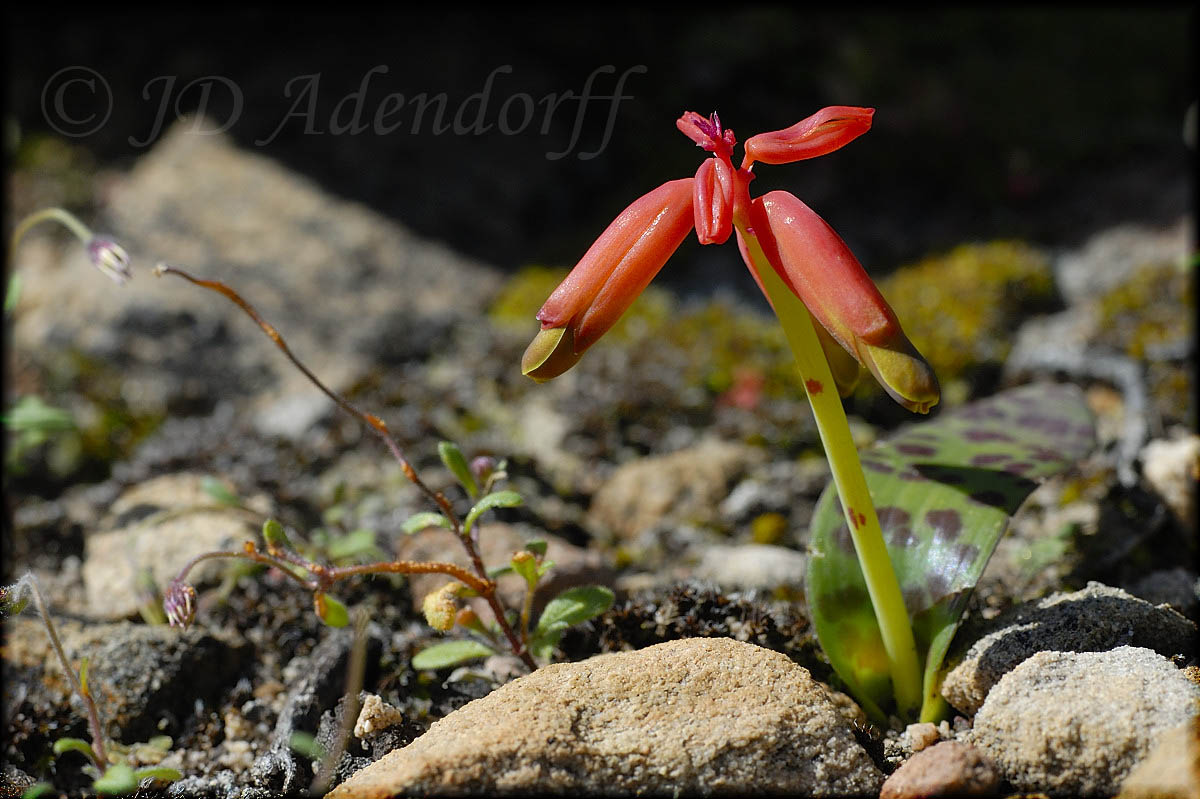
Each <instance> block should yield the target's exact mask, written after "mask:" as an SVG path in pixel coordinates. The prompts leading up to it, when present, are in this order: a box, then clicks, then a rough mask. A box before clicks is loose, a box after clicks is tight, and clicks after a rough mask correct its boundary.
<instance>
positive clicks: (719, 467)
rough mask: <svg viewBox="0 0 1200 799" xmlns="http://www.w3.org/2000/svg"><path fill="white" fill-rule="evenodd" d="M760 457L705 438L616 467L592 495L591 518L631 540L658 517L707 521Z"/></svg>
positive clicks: (740, 447) (743, 447) (744, 448)
mask: <svg viewBox="0 0 1200 799" xmlns="http://www.w3.org/2000/svg"><path fill="white" fill-rule="evenodd" d="M764 457H765V455H764V453H763V452H762V450H760V449H758V448H755V447H751V446H747V445H744V444H734V443H729V442H724V441H716V440H706V441H702V442H700V443H699V444H696V445H695V446H691V447H688V448H686V449H682V450H679V451H678V452H672V453H670V454H669V455H659V456H655V457H648V458H640V459H638V460H636V461H632V462H630V463H627V464H625V465H623V466H621V467H620V468H619V469H617V471H616V472H614V473H613V475H612V477H610V478H609V479H608V481H607V482H605V484H604V485H603V486H601V487H600V490H599V491H597V492H596V495H595V496H594V497H593V498H592V507H591V510H590V511H589V513H590V516H591V518H592V520H593V521H594V522H596V523H597V524H598V525H599V526H601V527H603V528H605V529H607V530H611V531H612V532H613V533H615V534H616V535H617V536H618V537H619V538H622V539H633V538H636V537H637V535H638V534H639V533H640V532H642V531H644V530H646V529H648V528H650V527H651V526H653V525H654V524H655V523H657V522H659V521H661V520H663V519H668V518H669V519H673V520H677V521H681V522H697V521H700V522H703V521H710V520H711V519H712V518H714V517H715V515H716V511H715V509H716V508H717V507H719V506H720V504H721V502H722V501H723V500H724V499H725V498H726V497H727V496H728V494H729V491H730V488H731V487H732V485H733V483H734V481H735V480H737V479H738V478H739V477H740V476H741V475H742V474H744V473H745V472H746V471H747V470H748V469H749V468H750V467H751V466H752V465H753V464H755V463H758V462H760V461H762V459H763V458H764Z"/></svg>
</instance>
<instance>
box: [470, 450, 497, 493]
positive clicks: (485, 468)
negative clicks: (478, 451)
mask: <svg viewBox="0 0 1200 799" xmlns="http://www.w3.org/2000/svg"><path fill="white" fill-rule="evenodd" d="M495 471H496V459H495V458H493V457H492V456H490V455H479V456H477V457H475V458H472V459H471V474H473V475H475V481H476V482H477V483H479V485H481V486H482V485H487V481H488V478H490V477H491V476H492V474H493V473H494V472H495Z"/></svg>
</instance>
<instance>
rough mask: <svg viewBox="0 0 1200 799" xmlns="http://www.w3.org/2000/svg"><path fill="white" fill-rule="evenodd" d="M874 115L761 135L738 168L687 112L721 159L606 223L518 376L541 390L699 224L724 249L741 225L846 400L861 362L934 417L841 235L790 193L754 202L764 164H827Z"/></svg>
mask: <svg viewBox="0 0 1200 799" xmlns="http://www.w3.org/2000/svg"><path fill="white" fill-rule="evenodd" d="M874 113H875V111H874V109H871V108H855V107H850V106H830V107H828V108H823V109H821V110H820V111H818V112H817V113H815V114H813V115H812V116H810V117H808V118H807V119H805V120H803V121H801V122H798V123H796V124H795V125H792V126H791V127H790V128H785V129H784V130H778V131H772V132H770V133H760V134H759V135H757V136H752V137H751V138H750V139H748V140H747V141H746V156H745V159H744V161H743V164H742V168H741V169H738V170H736V171H735V170H734V168H733V164H732V162H731V161H730V157H731V155H732V153H733V148H734V146H735V145H736V144H737V139H736V137H735V136H734V134H733V131H732V130H726V129H724V128H723V127H722V126H721V120H720V118H719V117H718V116H717V115H716V113H713V114H712V115H711V116H709V117H703V116H701V115H700V114H697V113H695V112H694V111H688V112H686V113H684V115H683V116H682V117H680V119H679V120H678V121H677V122H676V123H675V124H676V127H678V128H679V130H680V131H682V132H683V133H684V134H685V135H686V136H687V137H688V138H690V139H691V140H692V141H694V142H696V144H697V145H698V146H699V147H701V148H702V149H704V150H705V151H707V152H710V153H712V157H711V158H707V159H705V161H704V163H702V164H701V165H700V168H699V169H697V171H696V177H695V178H694V179H693V178H685V179H683V180H675V181H671V182H669V183H664V184H663V185H662V186H660V187H659V188H657V189H655V190H654V191H652V192H650V193H649V194H647V195H645V196H644V197H642V198H641V199H639V200H637V201H636V202H634V203H633V205H631V206H629V208H627V209H625V211H624V212H623V213H622V214H621V215H620V216H618V217H617V218H616V220H615V221H613V223H612V224H611V225H609V226H608V229H607V230H605V231H604V233H603V234H602V235H601V236H600V238H599V239H597V240H596V243H595V244H593V245H592V247H591V249H589V250H588V251H587V254H586V255H584V256H583V258H582V260H580V261H579V263H578V264H577V265H576V266H575V268H574V269H573V270H572V271H571V273H570V274H569V275H568V276H567V278H566V279H565V280H564V281H563V282H562V284H561V285H560V286H559V287H558V288H557V289H555V291H554V293H553V294H551V295H550V298H549V299H548V300H547V301H546V304H545V305H543V306H542V309H541V311H539V312H538V315H537V318H538V320H539V321H540V322H541V323H542V329H541V332H539V333H538V335H537V337H536V338H534V340H533V342H532V343H531V344H530V345H529V348H528V349H527V350H526V351H525V356H524V357H523V358H522V359H521V370H522V371H523V372H524V373H525V374H526V375H528V376H529V377H532V378H533V379H534V380H538V381H542V380H549V379H551V378H553V377H557V376H558V375H560V374H562V373H563V372H565V371H566V370H567V369H570V368H571V367H572V366H574V365H575V364H576V363H577V362H578V361H579V358H580V356H582V354H583V352H584V351H585V350H586V349H587V348H588V347H590V346H591V345H592V344H594V343H595V342H596V340H597V339H598V338H600V336H602V335H603V334H604V333H605V332H606V331H607V330H608V329H609V328H610V327H612V325H613V324H614V323H615V322H616V320H617V319H618V318H619V317H620V315H621V314H622V313H624V312H625V310H626V309H627V308H628V307H629V306H630V305H631V304H632V303H633V301H634V300H635V299H636V298H637V296H638V295H639V294H640V293H641V292H642V290H643V289H645V287H646V285H647V284H648V283H649V282H650V280H651V279H652V278H653V277H654V275H655V274H657V273H658V270H659V269H661V268H662V267H663V265H664V264H665V263H666V261H667V259H668V258H670V257H671V254H672V253H674V252H675V250H676V248H678V246H679V245H680V243H682V241H683V239H684V237H686V236H687V234H688V231H689V230H691V229H692V227H693V225H694V226H695V228H696V237H697V238H698V239H699V241H700V243H701V244H721V243H723V242H724V241H726V240H727V239H728V238H729V236H730V233H731V232H732V231H733V229H734V228H735V227H736V228H737V229H738V242H739V246H740V247H741V249H742V255H743V258H744V259H745V261H746V264H747V266H749V267H750V272H751V274H753V275H754V278H755V280H756V281H757V282H758V284H759V288H760V289H761V288H762V287H763V284H762V280H761V278H760V276H759V274H758V273H757V269H756V267H755V265H754V263H753V261H752V260H751V259H750V258H749V257H748V254H747V251H746V248H745V242H744V240H743V235H746V236H752V237H753V238H756V239H758V241H759V242H760V244H761V245H762V248H763V253H764V254H765V255H766V258H767V260H768V261H769V262H770V264H771V266H772V267H773V268H774V269H775V271H776V272H777V273H778V274H779V276H780V277H781V278H782V279H783V282H784V283H785V284H786V285H787V286H788V287H789V288H790V289H791V290H792V292H793V293H795V294H796V296H797V297H799V298H800V299H801V301H803V302H804V304H805V305H806V306H807V307H808V309H809V310H810V312H811V313H812V315H813V317H815V318H816V320H817V321H818V322H820V327H818V338H819V339H820V341H821V345H822V348H823V349H824V351H825V354H826V359H827V360H828V361H829V363H830V368H831V371H832V373H833V376H834V379H835V381H836V382H837V384H838V389H839V392H840V393H842V394H843V396H844V395H845V394H847V393H848V392H849V390H850V389H851V388H852V387H853V385H854V383H855V382H856V381H857V379H858V374H859V368H858V364H859V363H861V364H862V365H863V366H866V367H867V368H868V369H869V370H870V371H871V372H872V374H874V375H875V377H876V378H877V379H878V380H879V382H880V383H881V384H882V385H883V386H884V388H885V389H886V390H887V392H888V393H889V394H890V395H891V396H892V398H893V399H895V400H896V401H897V402H899V403H900V404H901V405H903V406H904V407H906V408H908V409H909V410H912V411H917V412H919V413H927V412H928V411H929V409H930V408H931V407H932V406H934V405H936V404H937V402H938V399H939V389H938V384H937V379H936V378H935V377H934V374H933V370H932V369H930V367H929V364H928V363H926V362H925V360H924V359H923V358H922V357H921V355H920V353H918V352H917V350H916V348H914V347H913V345H912V343H911V342H910V341H909V340H908V337H907V336H905V335H904V331H903V330H902V329H901V328H900V323H899V321H898V320H897V319H896V314H895V313H893V312H892V309H891V307H890V306H888V304H887V302H886V301H885V300H884V299H883V296H882V295H881V294H880V293H879V290H878V289H876V288H875V284H874V283H872V282H871V279H870V277H869V276H868V275H867V273H866V272H865V271H864V270H863V268H862V266H861V265H860V264H859V262H858V260H857V259H856V258H855V257H854V255H853V253H851V252H850V249H849V248H848V247H847V246H846V244H845V242H843V241H842V239H841V237H839V236H838V235H837V233H835V232H834V231H833V229H832V228H831V227H829V225H827V224H826V223H825V221H824V220H823V219H821V218H820V217H819V216H817V214H816V213H814V212H813V211H812V210H811V209H810V208H809V207H808V206H807V205H805V204H804V203H802V202H800V200H798V199H796V198H795V197H793V196H792V195H790V194H788V193H786V192H779V191H776V192H770V193H769V194H767V195H765V196H764V197H762V198H760V199H757V200H755V201H753V202H751V201H750V195H749V185H750V181H751V180H753V178H754V174H753V172H752V171H751V169H752V167H753V164H754V162H755V161H761V162H763V163H767V164H783V163H789V162H791V161H800V160H803V159H806V158H815V157H817V156H819V155H825V154H826V153H829V152H832V151H834V150H837V149H838V148H840V147H842V146H844V145H846V144H848V143H849V142H851V141H853V140H854V139H856V138H858V137H859V136H861V135H862V134H863V133H865V132H866V131H867V130H869V129H870V127H871V117H872V116H873V114H874ZM765 293H766V292H764V294H765ZM768 299H769V298H768ZM838 345H840V346H838ZM850 356H853V359H852V358H851V357H850Z"/></svg>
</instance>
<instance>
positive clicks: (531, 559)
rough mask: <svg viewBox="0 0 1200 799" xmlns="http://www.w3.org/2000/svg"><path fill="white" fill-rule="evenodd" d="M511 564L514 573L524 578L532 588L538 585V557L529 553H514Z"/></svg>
mask: <svg viewBox="0 0 1200 799" xmlns="http://www.w3.org/2000/svg"><path fill="white" fill-rule="evenodd" d="M510 562H511V563H512V567H513V571H515V572H516V573H517V574H519V575H521V576H522V577H524V578H525V582H526V583H528V584H529V587H530V588H532V587H533V586H535V585H537V581H538V562H537V556H536V555H534V554H533V553H532V552H528V551H521V552H514V553H513V556H512V561H510Z"/></svg>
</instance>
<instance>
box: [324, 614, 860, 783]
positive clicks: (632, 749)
mask: <svg viewBox="0 0 1200 799" xmlns="http://www.w3.org/2000/svg"><path fill="white" fill-rule="evenodd" d="M882 781H883V776H882V774H880V773H879V771H878V770H877V769H876V768H875V766H874V764H873V763H872V762H871V759H870V758H869V757H868V756H867V753H866V752H865V751H863V749H862V748H861V747H860V746H859V745H858V743H857V742H856V741H855V739H854V736H853V733H852V731H851V728H850V726H849V724H848V723H847V722H846V721H845V720H844V719H843V718H842V717H841V716H840V715H839V713H838V711H837V710H836V709H835V708H834V707H833V705H832V704H831V703H830V702H829V699H828V698H827V696H826V694H825V691H824V690H823V689H822V688H821V686H820V684H819V683H817V682H816V681H814V680H813V679H812V678H811V677H810V676H809V674H808V671H807V670H806V669H804V668H802V667H800V666H797V665H795V664H794V663H792V661H790V660H789V659H788V658H787V657H785V656H784V655H782V654H779V653H777V652H773V651H771V650H768V649H763V648H761V647H757V646H753V645H751V644H744V643H740V642H737V641H733V640H731V639H723V638H706V639H698V638H692V639H684V640H679V641H669V642H667V643H663V644H659V645H657V646H652V647H649V648H647V649H643V650H639V651H636V652H619V653H613V654H607V655H599V656H597V657H594V658H591V659H589V660H586V661H583V662H580V663H559V664H554V665H550V666H546V667H545V668H542V669H539V670H538V671H536V672H534V673H532V674H530V675H527V676H525V677H522V678H520V679H518V680H514V681H513V682H511V683H508V684H507V685H504V686H502V687H500V688H498V689H497V690H495V691H493V692H492V693H491V694H488V695H487V696H485V697H483V698H482V699H477V700H475V701H473V702H471V703H469V704H468V705H466V706H464V707H462V708H460V709H459V710H457V711H455V712H454V713H451V714H450V715H449V716H446V717H445V718H444V719H442V720H441V721H438V722H436V723H435V724H434V725H433V726H432V727H431V728H430V729H429V731H428V732H426V733H425V734H424V735H422V736H421V737H420V738H418V739H417V740H416V741H414V742H413V743H411V744H409V745H408V746H406V747H404V748H403V749H398V750H395V751H393V752H391V753H389V754H388V755H386V756H384V757H383V758H382V759H381V760H379V761H378V762H376V763H374V764H372V765H370V766H368V767H366V768H364V769H362V770H361V771H359V772H358V773H357V774H355V775H354V776H352V777H351V778H350V779H349V780H347V781H346V782H345V783H343V784H342V785H340V786H338V788H336V789H335V790H334V791H333V792H332V793H330V794H329V797H330V799H350V797H356V798H361V799H383V797H393V796H397V795H400V794H412V793H476V794H479V795H491V794H497V793H508V794H513V793H522V794H523V793H530V792H556V793H562V792H567V791H571V792H580V793H583V794H587V795H601V794H603V795H629V794H634V793H638V792H643V793H671V792H679V793H684V794H712V793H718V794H719V793H731V792H749V791H754V792H756V793H758V792H766V793H771V792H774V793H791V794H802V795H808V796H821V795H846V794H855V795H862V794H874V793H875V792H876V791H878V789H879V786H880V784H881V783H882Z"/></svg>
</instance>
